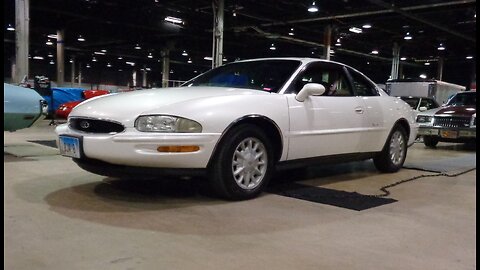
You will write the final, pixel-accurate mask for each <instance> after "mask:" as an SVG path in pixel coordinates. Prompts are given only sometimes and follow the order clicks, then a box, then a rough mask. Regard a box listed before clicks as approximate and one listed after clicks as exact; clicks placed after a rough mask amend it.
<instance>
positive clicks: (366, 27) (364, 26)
mask: <svg viewBox="0 0 480 270" xmlns="http://www.w3.org/2000/svg"><path fill="white" fill-rule="evenodd" d="M362 27H363V28H365V29H368V28H372V25H371V24H369V23H366V24H364V25H362Z"/></svg>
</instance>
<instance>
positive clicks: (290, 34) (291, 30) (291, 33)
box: [288, 28, 295, 36]
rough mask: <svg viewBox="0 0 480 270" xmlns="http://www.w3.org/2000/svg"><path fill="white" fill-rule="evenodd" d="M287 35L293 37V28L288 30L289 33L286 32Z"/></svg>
mask: <svg viewBox="0 0 480 270" xmlns="http://www.w3.org/2000/svg"><path fill="white" fill-rule="evenodd" d="M288 35H289V36H293V35H295V33H293V28H290V32H288Z"/></svg>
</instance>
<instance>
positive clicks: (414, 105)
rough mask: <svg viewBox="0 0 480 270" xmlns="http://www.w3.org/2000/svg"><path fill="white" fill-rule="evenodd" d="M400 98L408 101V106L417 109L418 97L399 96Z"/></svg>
mask: <svg viewBox="0 0 480 270" xmlns="http://www.w3.org/2000/svg"><path fill="white" fill-rule="evenodd" d="M400 98H401V99H402V100H403V101H405V102H406V103H408V105H410V107H412V108H413V109H417V106H418V102H419V101H420V98H414V97H400Z"/></svg>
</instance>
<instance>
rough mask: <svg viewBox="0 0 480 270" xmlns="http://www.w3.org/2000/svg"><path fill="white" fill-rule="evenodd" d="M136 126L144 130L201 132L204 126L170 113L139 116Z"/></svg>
mask: <svg viewBox="0 0 480 270" xmlns="http://www.w3.org/2000/svg"><path fill="white" fill-rule="evenodd" d="M135 128H136V129H137V130H138V131H142V132H180V133H200V132H202V126H201V125H200V124H199V123H197V122H195V121H193V120H189V119H185V118H181V117H175V116H170V115H144V116H140V117H138V118H137V120H136V121H135Z"/></svg>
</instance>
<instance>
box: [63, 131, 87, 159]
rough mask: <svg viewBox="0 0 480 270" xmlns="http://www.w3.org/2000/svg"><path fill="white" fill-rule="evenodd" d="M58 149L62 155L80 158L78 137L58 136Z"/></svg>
mask: <svg viewBox="0 0 480 270" xmlns="http://www.w3.org/2000/svg"><path fill="white" fill-rule="evenodd" d="M58 138H59V140H58V141H59V146H58V148H59V150H60V154H61V155H62V156H66V157H72V158H80V157H81V156H80V139H79V138H77V137H70V136H62V135H61V136H59V137H58Z"/></svg>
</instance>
